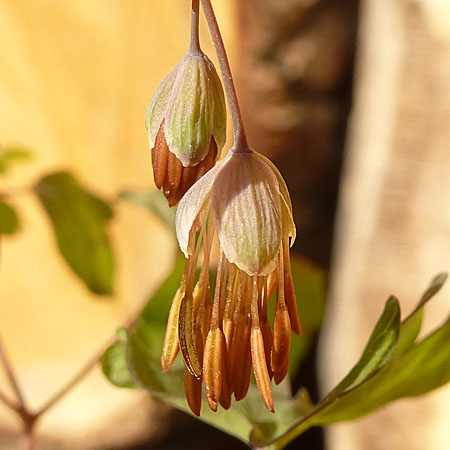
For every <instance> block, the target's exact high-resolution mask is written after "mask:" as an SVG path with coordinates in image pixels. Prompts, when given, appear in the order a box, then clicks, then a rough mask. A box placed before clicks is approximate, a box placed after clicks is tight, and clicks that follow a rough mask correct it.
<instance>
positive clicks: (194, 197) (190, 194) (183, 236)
mask: <svg viewBox="0 0 450 450" xmlns="http://www.w3.org/2000/svg"><path fill="white" fill-rule="evenodd" d="M227 159H228V158H225V159H224V160H222V161H219V162H218V163H217V164H216V166H215V167H213V168H212V169H211V170H210V171H208V172H207V173H206V174H205V175H203V176H202V177H201V178H200V179H199V180H198V181H197V182H196V183H195V184H193V185H192V186H191V188H190V189H189V190H188V191H187V192H186V194H184V196H183V198H182V199H181V200H180V203H179V204H178V208H177V215H176V219H175V224H176V232H177V239H178V244H179V245H180V249H181V251H182V252H183V253H184V256H186V258H188V257H189V255H190V254H191V251H190V250H191V249H190V248H189V233H190V231H191V229H192V226H193V225H194V222H195V219H196V218H197V216H198V215H199V214H200V211H201V209H202V208H203V206H204V205H205V203H206V202H207V201H208V199H209V194H210V192H211V188H212V185H213V183H214V180H215V178H216V175H217V173H218V170H219V169H220V167H221V166H222V164H223V163H224V162H225V161H227Z"/></svg>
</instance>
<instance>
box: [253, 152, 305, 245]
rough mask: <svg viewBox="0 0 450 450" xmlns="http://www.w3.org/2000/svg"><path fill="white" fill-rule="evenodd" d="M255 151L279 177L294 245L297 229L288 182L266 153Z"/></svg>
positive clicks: (284, 209) (286, 217)
mask: <svg viewBox="0 0 450 450" xmlns="http://www.w3.org/2000/svg"><path fill="white" fill-rule="evenodd" d="M254 153H255V155H256V156H257V157H258V158H260V159H262V160H263V161H264V162H265V163H267V164H268V165H269V167H270V168H271V169H272V170H273V173H274V174H275V175H276V177H277V180H278V187H279V189H280V196H281V209H282V212H283V218H285V219H286V221H287V224H288V227H289V236H290V237H291V247H292V245H293V244H294V241H295V238H296V237H297V230H296V228H295V223H294V215H293V212H292V202H291V196H290V195H289V190H288V187H287V185H286V182H285V181H284V178H283V176H282V175H281V173H280V171H279V170H278V168H277V166H276V165H275V164H274V163H273V162H272V161H271V160H270V159H269V158H267V157H266V156H264V155H261V153H258V152H254Z"/></svg>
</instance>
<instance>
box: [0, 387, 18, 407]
mask: <svg viewBox="0 0 450 450" xmlns="http://www.w3.org/2000/svg"><path fill="white" fill-rule="evenodd" d="M0 402H2V403H3V404H4V405H5V406H7V407H8V408H10V409H12V410H14V411H17V410H18V409H19V407H18V406H17V405H16V404H14V403H13V402H12V401H11V400H10V399H9V398H8V397H7V396H6V395H5V394H4V393H3V392H2V391H0Z"/></svg>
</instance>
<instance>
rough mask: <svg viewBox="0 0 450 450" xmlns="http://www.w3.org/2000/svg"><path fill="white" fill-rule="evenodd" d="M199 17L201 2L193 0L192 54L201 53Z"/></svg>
mask: <svg viewBox="0 0 450 450" xmlns="http://www.w3.org/2000/svg"><path fill="white" fill-rule="evenodd" d="M199 17H200V2H199V0H192V13H191V44H190V48H189V52H190V53H192V54H198V53H201V48H200V37H199Z"/></svg>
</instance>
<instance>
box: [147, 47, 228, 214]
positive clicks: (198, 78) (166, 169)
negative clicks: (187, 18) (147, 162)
mask: <svg viewBox="0 0 450 450" xmlns="http://www.w3.org/2000/svg"><path fill="white" fill-rule="evenodd" d="M146 126H147V131H148V137H149V143H150V148H151V149H152V165H153V175H154V180H155V184H156V186H157V188H158V189H161V188H162V189H163V191H164V194H165V196H166V198H167V199H168V201H169V206H174V205H176V204H177V203H178V201H179V200H180V199H181V197H182V196H183V195H184V194H185V193H186V191H187V190H188V189H189V188H190V187H191V185H192V184H193V183H194V182H195V181H197V180H198V179H199V178H201V177H202V176H203V175H204V174H205V173H206V172H207V171H208V170H209V169H210V168H211V167H212V166H213V165H214V163H215V160H216V158H217V155H218V153H220V150H221V149H222V147H223V145H224V144H225V137H226V107H225V99H224V94H223V89H222V84H221V82H220V79H219V76H218V75H217V72H216V70H215V68H214V65H213V63H212V62H211V61H210V60H209V59H208V57H207V56H206V55H205V54H204V53H202V52H201V51H200V50H196V51H195V52H189V53H188V54H187V55H186V56H185V57H184V58H183V59H182V60H181V61H180V62H179V63H178V64H177V66H176V67H175V68H174V69H173V70H172V71H171V72H170V74H169V75H168V76H167V77H166V79H165V80H164V81H163V82H162V83H161V85H160V86H159V88H158V89H157V91H156V92H155V94H154V95H153V97H152V99H151V101H150V104H149V106H148V109H147V117H146Z"/></svg>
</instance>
